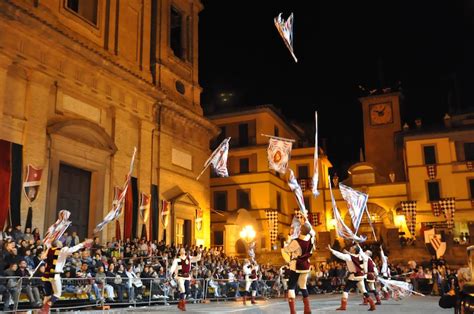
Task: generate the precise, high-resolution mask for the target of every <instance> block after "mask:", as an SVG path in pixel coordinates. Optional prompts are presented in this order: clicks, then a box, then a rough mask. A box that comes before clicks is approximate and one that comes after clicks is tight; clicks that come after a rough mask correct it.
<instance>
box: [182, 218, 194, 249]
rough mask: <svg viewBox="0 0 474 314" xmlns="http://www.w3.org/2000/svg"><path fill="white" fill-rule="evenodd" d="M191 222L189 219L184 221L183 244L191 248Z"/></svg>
mask: <svg viewBox="0 0 474 314" xmlns="http://www.w3.org/2000/svg"><path fill="white" fill-rule="evenodd" d="M191 227H192V221H191V220H189V219H186V220H184V237H183V238H184V244H185V245H188V246H191V245H192V244H193V243H192V240H191V234H192V230H191Z"/></svg>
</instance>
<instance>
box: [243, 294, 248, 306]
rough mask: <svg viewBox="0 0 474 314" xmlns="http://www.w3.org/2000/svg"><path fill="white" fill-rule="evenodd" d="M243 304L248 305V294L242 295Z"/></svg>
mask: <svg viewBox="0 0 474 314" xmlns="http://www.w3.org/2000/svg"><path fill="white" fill-rule="evenodd" d="M242 304H243V305H247V296H246V295H244V296H243V297H242Z"/></svg>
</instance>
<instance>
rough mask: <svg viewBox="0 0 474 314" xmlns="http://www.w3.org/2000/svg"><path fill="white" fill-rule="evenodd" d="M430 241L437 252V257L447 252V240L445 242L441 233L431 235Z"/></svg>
mask: <svg viewBox="0 0 474 314" xmlns="http://www.w3.org/2000/svg"><path fill="white" fill-rule="evenodd" d="M430 243H431V245H432V246H433V249H434V250H435V252H436V258H440V257H441V256H443V255H444V253H445V252H446V242H443V241H442V239H441V235H440V234H435V235H432V236H431V239H430Z"/></svg>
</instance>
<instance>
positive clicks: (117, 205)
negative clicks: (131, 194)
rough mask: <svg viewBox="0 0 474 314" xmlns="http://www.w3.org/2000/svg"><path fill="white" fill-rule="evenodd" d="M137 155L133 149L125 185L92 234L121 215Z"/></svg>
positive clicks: (135, 149)
mask: <svg viewBox="0 0 474 314" xmlns="http://www.w3.org/2000/svg"><path fill="white" fill-rule="evenodd" d="M136 154H137V148H136V147H135V148H134V149H133V155H132V160H131V161H130V169H129V171H128V173H127V176H126V177H125V183H124V184H123V187H122V191H121V192H120V194H119V196H118V198H117V199H114V201H113V202H112V209H111V210H110V211H109V212H108V214H107V215H106V216H105V217H104V220H103V221H102V222H101V223H99V224H98V225H97V227H95V229H94V233H97V232H100V231H102V229H104V227H105V226H106V225H107V224H108V223H109V222H112V221H114V220H115V219H117V218H118V217H120V214H121V213H122V208H123V206H124V203H125V195H127V190H128V185H129V183H130V179H131V177H132V172H133V164H134V162H135V156H136Z"/></svg>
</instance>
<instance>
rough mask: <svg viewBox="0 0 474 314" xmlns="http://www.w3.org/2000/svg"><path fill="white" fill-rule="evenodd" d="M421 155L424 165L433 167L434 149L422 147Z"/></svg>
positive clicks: (434, 161)
mask: <svg viewBox="0 0 474 314" xmlns="http://www.w3.org/2000/svg"><path fill="white" fill-rule="evenodd" d="M423 154H424V157H425V165H434V164H436V152H435V147H434V146H433V145H431V146H424V147H423Z"/></svg>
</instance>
